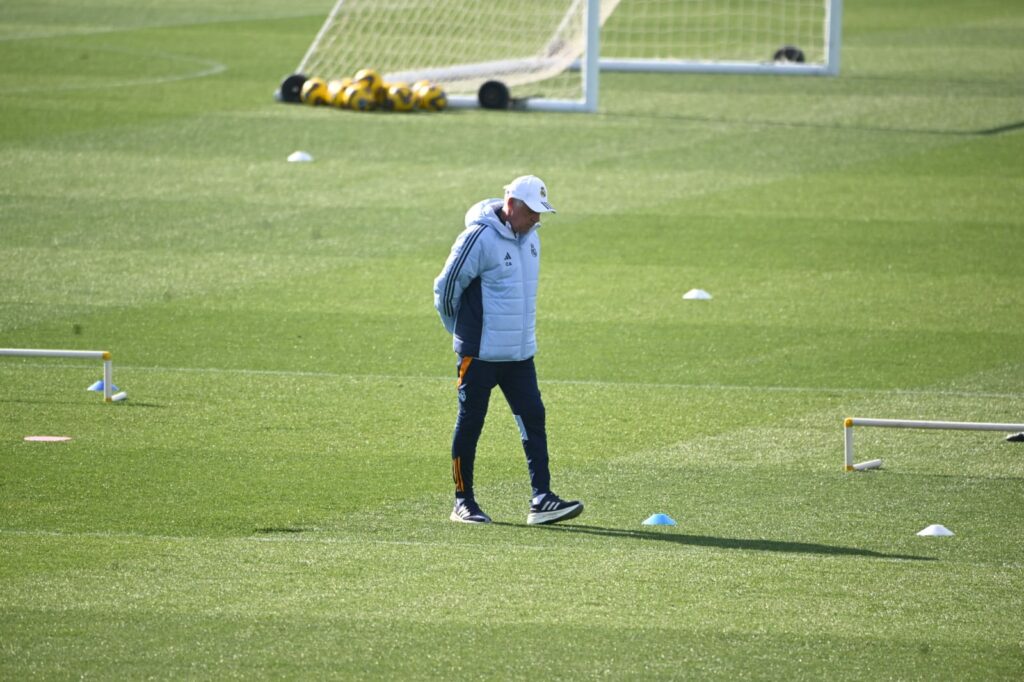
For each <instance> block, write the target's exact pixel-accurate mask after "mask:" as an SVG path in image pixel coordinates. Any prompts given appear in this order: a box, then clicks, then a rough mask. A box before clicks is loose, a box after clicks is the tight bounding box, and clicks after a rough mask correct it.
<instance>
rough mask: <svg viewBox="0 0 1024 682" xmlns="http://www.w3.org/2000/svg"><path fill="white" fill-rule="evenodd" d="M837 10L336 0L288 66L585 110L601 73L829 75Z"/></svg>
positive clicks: (726, 0)
mask: <svg viewBox="0 0 1024 682" xmlns="http://www.w3.org/2000/svg"><path fill="white" fill-rule="evenodd" d="M841 18H842V0H335V3H334V6H333V7H332V8H331V11H330V13H329V14H328V16H327V18H326V20H325V21H324V23H323V25H322V26H321V28H320V30H319V31H318V32H317V34H316V37H315V38H314V39H313V42H312V44H310V46H309V48H308V49H307V50H306V53H305V55H304V56H303V57H302V60H301V61H300V63H299V65H298V67H297V68H296V74H301V75H303V76H305V77H319V78H323V79H325V80H331V79H342V78H345V77H351V76H352V75H353V74H354V73H355V72H356V71H358V70H360V69H363V68H372V69H376V70H377V71H379V72H381V73H382V74H383V75H384V79H385V80H386V81H389V82H396V81H404V82H408V83H412V82H415V81H418V80H421V79H427V80H432V81H434V82H437V83H439V84H441V86H442V87H443V88H444V89H445V90H446V91H447V93H448V96H449V102H450V103H451V104H452V105H453V106H477V105H478V104H482V105H484V106H493V108H506V107H510V108H523V109H539V110H554V111H595V110H596V109H597V101H598V88H599V77H600V76H599V73H600V70H633V71H687V72H694V71H696V72H711V73H765V74H818V75H835V74H837V73H838V70H839V49H840V42H841V38H840V36H841ZM494 82H498V83H500V84H501V86H502V90H501V92H502V97H499V98H498V99H497V100H493V99H491V98H489V97H488V98H485V97H484V95H483V91H482V90H481V87H482V86H483V85H484V84H485V83H489V84H493V83H494Z"/></svg>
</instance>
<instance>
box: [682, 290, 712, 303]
mask: <svg viewBox="0 0 1024 682" xmlns="http://www.w3.org/2000/svg"><path fill="white" fill-rule="evenodd" d="M683 300H684V301H710V300H711V294H709V293H708V292H706V291H704V290H703V289H690V290H689V291H687V292H686V293H685V294H683Z"/></svg>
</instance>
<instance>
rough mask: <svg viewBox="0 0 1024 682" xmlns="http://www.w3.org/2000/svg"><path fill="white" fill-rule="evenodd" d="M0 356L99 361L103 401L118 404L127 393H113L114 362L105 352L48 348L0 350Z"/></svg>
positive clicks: (108, 352) (108, 353) (107, 352)
mask: <svg viewBox="0 0 1024 682" xmlns="http://www.w3.org/2000/svg"><path fill="white" fill-rule="evenodd" d="M0 356H6V357H16V358H73V359H75V360H101V361H102V362H103V381H102V382H100V383H102V384H103V400H104V402H108V403H109V402H120V401H122V400H124V399H125V398H127V397H128V394H127V392H125V391H122V392H120V393H117V394H115V393H114V361H113V359H112V358H111V355H110V351H106V350H58V349H49V348H0Z"/></svg>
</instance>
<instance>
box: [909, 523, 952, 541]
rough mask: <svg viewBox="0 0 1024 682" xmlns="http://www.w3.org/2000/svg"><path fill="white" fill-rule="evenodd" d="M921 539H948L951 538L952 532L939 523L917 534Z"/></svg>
mask: <svg viewBox="0 0 1024 682" xmlns="http://www.w3.org/2000/svg"><path fill="white" fill-rule="evenodd" d="M917 534H918V535H920V536H921V537H923V538H950V537H953V531H951V530H950V529H948V528H946V527H945V526H943V525H942V524H941V523H933V524H932V525H930V526H928V527H927V528H925V529H924V530H919V531H918V532H917Z"/></svg>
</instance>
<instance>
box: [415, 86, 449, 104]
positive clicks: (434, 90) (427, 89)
mask: <svg viewBox="0 0 1024 682" xmlns="http://www.w3.org/2000/svg"><path fill="white" fill-rule="evenodd" d="M414 97H415V100H416V106H417V107H418V108H420V109H423V110H424V111H443V110H444V109H447V108H448V95H446V94H445V92H444V89H443V88H442V87H441V86H440V85H438V84H436V83H428V84H427V85H425V86H421V87H420V88H419V89H418V90H416V92H415V93H414Z"/></svg>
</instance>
